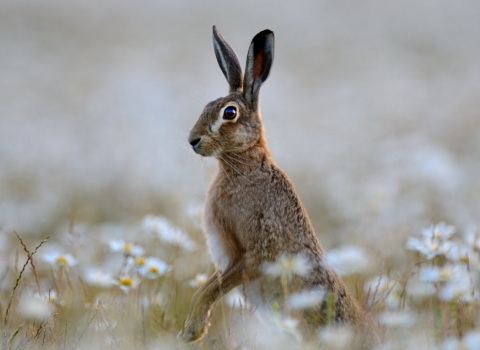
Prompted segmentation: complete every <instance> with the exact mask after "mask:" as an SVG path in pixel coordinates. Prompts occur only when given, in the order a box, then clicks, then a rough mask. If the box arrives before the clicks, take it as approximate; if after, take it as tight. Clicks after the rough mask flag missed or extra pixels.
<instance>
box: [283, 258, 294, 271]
mask: <svg viewBox="0 0 480 350" xmlns="http://www.w3.org/2000/svg"><path fill="white" fill-rule="evenodd" d="M281 266H282V269H283V270H285V271H292V270H293V259H288V258H287V259H284V260H283V261H282V264H281Z"/></svg>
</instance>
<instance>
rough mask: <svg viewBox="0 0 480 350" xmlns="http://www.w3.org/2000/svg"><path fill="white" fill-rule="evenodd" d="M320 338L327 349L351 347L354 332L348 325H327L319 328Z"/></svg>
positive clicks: (341, 349)
mask: <svg viewBox="0 0 480 350" xmlns="http://www.w3.org/2000/svg"><path fill="white" fill-rule="evenodd" d="M318 339H319V340H320V342H321V343H322V345H324V346H325V347H326V348H327V349H332V350H334V349H335V350H336V349H338V350H343V349H349V348H351V345H352V341H353V332H352V330H351V329H350V328H348V327H342V326H327V327H322V328H320V329H319V331H318Z"/></svg>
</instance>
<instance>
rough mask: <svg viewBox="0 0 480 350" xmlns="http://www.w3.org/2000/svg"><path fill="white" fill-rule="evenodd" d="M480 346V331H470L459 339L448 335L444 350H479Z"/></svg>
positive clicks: (443, 346)
mask: <svg viewBox="0 0 480 350" xmlns="http://www.w3.org/2000/svg"><path fill="white" fill-rule="evenodd" d="M479 348H480V332H479V331H475V330H472V331H469V332H467V333H465V334H464V336H463V337H462V338H461V339H459V338H455V337H448V338H447V339H446V340H445V341H444V342H443V344H442V347H441V349H442V350H477V349H479Z"/></svg>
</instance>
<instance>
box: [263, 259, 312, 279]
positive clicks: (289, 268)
mask: <svg viewBox="0 0 480 350" xmlns="http://www.w3.org/2000/svg"><path fill="white" fill-rule="evenodd" d="M262 268H263V272H264V273H265V274H266V275H272V276H285V277H288V278H291V277H292V276H293V275H299V276H306V275H307V274H308V273H309V272H310V270H311V269H312V266H311V264H310V261H309V259H308V258H307V257H306V256H305V255H303V254H297V255H286V254H282V255H280V256H279V257H278V259H277V261H276V262H274V263H264V264H263V265H262Z"/></svg>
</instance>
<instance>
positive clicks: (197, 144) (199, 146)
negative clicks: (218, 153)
mask: <svg viewBox="0 0 480 350" xmlns="http://www.w3.org/2000/svg"><path fill="white" fill-rule="evenodd" d="M190 145H192V148H193V151H194V152H195V153H197V154H199V155H201V156H202V157H212V156H215V149H214V148H213V147H211V145H209V143H208V142H205V140H201V139H195V140H193V141H192V142H190Z"/></svg>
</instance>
